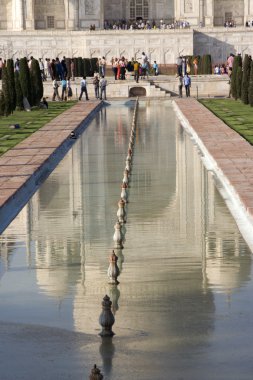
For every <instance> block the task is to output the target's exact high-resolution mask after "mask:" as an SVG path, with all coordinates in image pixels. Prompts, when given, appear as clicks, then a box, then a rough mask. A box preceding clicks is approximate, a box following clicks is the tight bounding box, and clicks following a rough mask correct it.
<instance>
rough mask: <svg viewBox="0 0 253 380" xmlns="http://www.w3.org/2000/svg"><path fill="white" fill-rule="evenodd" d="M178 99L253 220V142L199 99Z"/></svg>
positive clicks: (178, 104) (183, 113)
mask: <svg viewBox="0 0 253 380" xmlns="http://www.w3.org/2000/svg"><path fill="white" fill-rule="evenodd" d="M175 103H176V106H177V107H178V108H179V110H180V112H181V114H182V116H183V117H184V118H185V119H186V120H187V121H188V123H189V124H190V126H191V127H192V128H193V130H194V131H195V132H196V133H197V135H198V137H199V139H200V140H201V141H202V143H203V144H204V146H205V148H206V149H207V151H208V152H209V153H210V155H211V156H212V158H213V160H214V161H215V162H216V165H217V168H218V170H220V171H221V172H222V174H223V175H224V176H225V177H226V181H227V182H228V183H229V184H230V185H231V186H232V187H233V189H234V191H235V193H236V196H238V197H239V201H240V203H241V204H242V206H243V207H244V208H245V210H246V212H247V213H248V216H249V217H250V218H252V219H251V220H252V221H253V146H252V145H250V144H249V143H248V142H247V141H246V140H244V139H243V138H242V137H241V136H240V135H239V134H238V133H236V132H235V131H234V130H232V129H231V128H229V127H228V126H227V125H226V124H225V123H224V122H223V121H221V120H220V119H218V118H217V117H216V116H215V115H214V114H212V112H210V111H209V110H208V109H206V108H205V107H204V106H203V105H202V104H200V103H199V102H198V101H197V100H195V99H177V100H175Z"/></svg>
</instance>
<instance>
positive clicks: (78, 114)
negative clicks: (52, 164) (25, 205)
mask: <svg viewBox="0 0 253 380" xmlns="http://www.w3.org/2000/svg"><path fill="white" fill-rule="evenodd" d="M99 104H100V102H97V101H94V102H79V103H77V104H76V105H75V106H73V107H72V108H70V109H69V110H67V111H65V112H63V113H62V114H60V115H59V116H57V117H56V118H55V119H53V120H52V121H50V122H49V123H48V124H46V125H45V126H44V127H42V128H41V129H40V130H39V131H37V132H35V133H33V134H32V135H31V136H29V137H28V138H27V139H25V140H24V141H22V142H21V143H20V144H18V145H16V146H15V147H14V148H13V149H11V150H9V151H8V152H6V153H5V154H3V155H2V156H1V157H0V210H1V208H2V207H3V206H4V205H5V204H6V203H8V201H9V200H10V199H12V198H13V197H14V196H15V195H17V194H16V193H17V191H18V190H20V189H21V188H22V187H23V186H24V185H25V184H26V183H27V181H28V180H29V179H30V178H31V177H32V176H33V175H34V174H35V173H36V172H37V171H39V169H40V168H41V167H42V166H43V165H44V164H45V163H46V162H47V160H48V159H49V158H50V157H51V156H52V155H53V154H55V152H56V151H57V149H58V148H59V147H61V146H62V145H63V144H64V143H65V142H66V140H68V139H69V135H70V132H71V131H73V130H77V129H78V128H79V127H80V124H81V123H82V122H83V121H85V119H87V118H88V117H89V115H90V114H91V113H92V111H94V110H95V109H96V107H98V106H99Z"/></svg>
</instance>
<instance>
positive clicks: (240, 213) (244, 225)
mask: <svg viewBox="0 0 253 380" xmlns="http://www.w3.org/2000/svg"><path fill="white" fill-rule="evenodd" d="M185 102H189V104H188V105H190V106H191V105H194V107H193V108H194V109H196V108H198V109H199V112H200V113H202V114H203V123H205V126H204V128H206V129H207V128H208V126H207V124H206V117H209V116H210V117H211V120H212V123H217V124H216V126H221V125H222V128H225V129H227V131H228V137H227V139H226V149H229V144H230V145H231V148H230V149H231V151H233V149H234V140H235V136H236V145H239V147H240V145H241V149H242V151H241V157H242V158H241V163H240V162H239V163H237V167H236V168H235V169H236V170H239V171H241V170H242V169H243V161H244V159H243V157H244V154H243V152H244V149H245V147H246V146H247V150H248V149H250V154H249V156H248V158H247V159H252V167H253V147H252V146H251V145H250V144H249V143H248V142H247V141H246V140H245V139H243V138H242V137H241V136H240V135H238V134H237V133H236V132H235V131H233V130H231V128H230V127H228V126H227V125H226V124H225V123H224V122H222V121H221V120H220V119H219V118H218V117H216V116H215V115H214V114H213V113H212V112H211V111H209V110H208V109H206V108H205V107H204V106H203V105H202V104H200V103H199V102H198V101H197V100H195V99H183V100H181V99H180V100H179V99H178V100H173V102H172V104H173V108H174V110H175V112H176V115H177V117H178V119H179V121H180V123H181V125H182V126H183V128H184V129H185V130H186V131H187V133H189V135H190V136H191V138H192V139H193V141H194V143H195V144H196V145H197V146H198V148H199V150H200V152H201V155H202V157H201V158H202V161H203V163H204V165H205V167H206V169H207V170H208V171H211V172H212V174H213V176H214V180H215V182H216V183H219V185H220V186H219V189H218V190H219V192H220V193H221V195H222V197H223V199H224V201H225V203H226V204H227V207H228V209H229V210H230V212H231V214H232V215H233V217H234V219H235V221H236V223H237V226H238V228H239V230H240V232H241V234H242V236H243V238H244V239H245V241H246V242H247V244H248V245H249V247H250V249H251V251H252V252H253V234H252V229H253V208H252V203H251V199H250V198H247V197H245V194H244V193H245V191H246V192H247V193H248V190H245V181H243V185H242V186H241V187H240V183H239V182H238V183H237V182H234V178H233V176H234V172H233V168H234V165H233V161H232V160H231V162H229V160H230V159H229V158H224V157H222V159H221V157H220V154H219V151H218V149H215V148H214V143H215V142H216V143H217V141H215V139H213V140H212V139H210V138H209V139H208V138H207V139H205V134H207V131H206V132H205V133H204V134H203V135H202V134H201V132H200V130H199V129H200V128H199V122H200V118H199V117H198V118H197V120H196V121H194V112H193V111H194V109H193V108H192V107H189V106H187V109H185V107H184V104H185ZM211 133H212V131H210V130H209V134H211ZM225 160H226V161H228V162H226V164H227V165H226V166H228V170H223V168H222V167H221V165H219V162H223V161H225ZM240 165H241V167H240ZM229 166H231V167H230V168H229ZM226 171H227V172H226ZM242 172H243V170H242ZM250 179H251V180H252V182H251V181H250ZM233 182H234V183H235V184H236V187H235V186H233ZM252 184H253V173H252V175H250V176H248V187H249V188H250V187H251V186H252ZM247 199H248V202H247Z"/></svg>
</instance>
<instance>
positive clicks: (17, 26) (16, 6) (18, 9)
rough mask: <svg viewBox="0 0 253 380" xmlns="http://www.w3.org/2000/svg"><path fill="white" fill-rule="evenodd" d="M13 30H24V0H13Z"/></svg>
mask: <svg viewBox="0 0 253 380" xmlns="http://www.w3.org/2000/svg"><path fill="white" fill-rule="evenodd" d="M12 21H13V24H12V25H13V27H12V29H13V30H24V2H23V0H12Z"/></svg>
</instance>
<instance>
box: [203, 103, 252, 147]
mask: <svg viewBox="0 0 253 380" xmlns="http://www.w3.org/2000/svg"><path fill="white" fill-rule="evenodd" d="M199 102H200V103H201V104H203V105H204V106H205V107H206V108H208V109H209V110H210V111H211V112H212V113H213V114H214V115H216V116H217V117H218V118H219V119H221V120H222V121H224V123H225V124H227V125H228V126H229V127H230V128H232V129H233V130H234V131H236V132H237V133H239V134H240V135H241V136H242V137H243V138H244V139H245V140H247V141H248V142H249V143H250V144H252V145H253V107H250V106H249V105H246V104H243V103H242V102H241V101H239V100H233V99H199Z"/></svg>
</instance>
